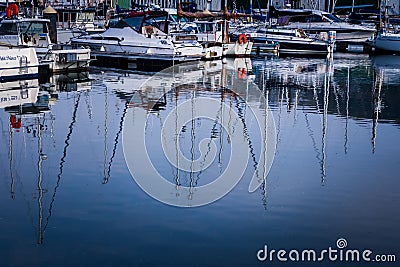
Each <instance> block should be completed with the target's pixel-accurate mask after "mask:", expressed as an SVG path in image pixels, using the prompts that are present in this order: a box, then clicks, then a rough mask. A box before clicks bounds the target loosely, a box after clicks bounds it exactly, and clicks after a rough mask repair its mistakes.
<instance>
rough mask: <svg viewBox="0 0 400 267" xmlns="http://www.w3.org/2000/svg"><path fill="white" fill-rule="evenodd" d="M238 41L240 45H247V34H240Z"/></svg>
mask: <svg viewBox="0 0 400 267" xmlns="http://www.w3.org/2000/svg"><path fill="white" fill-rule="evenodd" d="M238 40H239V44H246V43H247V36H246V34H243V33H242V34H240V35H239V38H238Z"/></svg>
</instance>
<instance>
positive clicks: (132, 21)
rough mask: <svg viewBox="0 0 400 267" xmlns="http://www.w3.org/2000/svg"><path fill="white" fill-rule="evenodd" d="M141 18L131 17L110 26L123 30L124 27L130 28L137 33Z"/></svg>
mask: <svg viewBox="0 0 400 267" xmlns="http://www.w3.org/2000/svg"><path fill="white" fill-rule="evenodd" d="M142 21H143V17H131V18H125V19H121V20H119V21H118V22H117V24H115V25H114V26H112V27H113V28H125V27H126V26H130V27H131V28H133V29H134V30H136V31H139V29H140V25H142Z"/></svg>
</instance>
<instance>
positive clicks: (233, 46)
mask: <svg viewBox="0 0 400 267" xmlns="http://www.w3.org/2000/svg"><path fill="white" fill-rule="evenodd" d="M223 47H224V55H225V56H227V57H237V56H241V57H243V56H244V57H248V56H250V53H251V49H252V48H253V42H246V43H245V44H239V43H238V42H235V43H229V44H223Z"/></svg>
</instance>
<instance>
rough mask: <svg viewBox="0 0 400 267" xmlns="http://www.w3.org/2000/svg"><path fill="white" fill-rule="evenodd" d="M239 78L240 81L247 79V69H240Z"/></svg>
mask: <svg viewBox="0 0 400 267" xmlns="http://www.w3.org/2000/svg"><path fill="white" fill-rule="evenodd" d="M237 77H238V78H239V79H245V78H246V68H238V72H237Z"/></svg>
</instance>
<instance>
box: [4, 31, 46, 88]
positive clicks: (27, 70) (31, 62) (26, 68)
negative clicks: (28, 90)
mask: <svg viewBox="0 0 400 267" xmlns="http://www.w3.org/2000/svg"><path fill="white" fill-rule="evenodd" d="M0 38H1V37H0ZM38 69H39V61H38V58H37V56H36V52H35V49H33V48H22V47H7V46H0V82H5V81H15V80H29V79H35V78H37V77H38Z"/></svg>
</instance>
